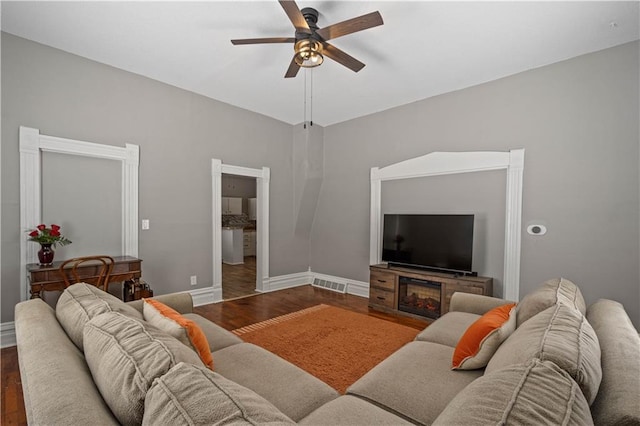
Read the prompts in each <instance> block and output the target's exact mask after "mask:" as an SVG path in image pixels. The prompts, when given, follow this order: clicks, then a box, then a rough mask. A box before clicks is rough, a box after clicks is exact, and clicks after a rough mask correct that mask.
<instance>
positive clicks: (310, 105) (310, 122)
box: [309, 68, 313, 126]
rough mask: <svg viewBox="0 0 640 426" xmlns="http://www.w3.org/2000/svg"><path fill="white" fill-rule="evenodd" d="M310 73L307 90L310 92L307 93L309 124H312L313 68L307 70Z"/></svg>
mask: <svg viewBox="0 0 640 426" xmlns="http://www.w3.org/2000/svg"><path fill="white" fill-rule="evenodd" d="M309 72H310V73H311V87H310V88H309V91H310V92H311V93H310V95H309V126H313V68H311V69H310V70H309Z"/></svg>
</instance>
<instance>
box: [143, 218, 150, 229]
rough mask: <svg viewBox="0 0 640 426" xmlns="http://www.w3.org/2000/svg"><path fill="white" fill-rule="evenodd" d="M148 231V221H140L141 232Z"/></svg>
mask: <svg viewBox="0 0 640 426" xmlns="http://www.w3.org/2000/svg"><path fill="white" fill-rule="evenodd" d="M147 229H149V219H142V230H143V231H146V230H147Z"/></svg>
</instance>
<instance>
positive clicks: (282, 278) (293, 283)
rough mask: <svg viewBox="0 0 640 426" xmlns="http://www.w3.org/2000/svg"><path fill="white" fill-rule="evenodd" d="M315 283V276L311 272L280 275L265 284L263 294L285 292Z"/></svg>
mask: <svg viewBox="0 0 640 426" xmlns="http://www.w3.org/2000/svg"><path fill="white" fill-rule="evenodd" d="M312 282H313V275H312V274H311V273H310V272H298V273H294V274H287V275H279V276H277V277H271V278H269V280H268V281H267V282H266V283H265V285H264V287H263V289H262V290H261V291H262V292H264V293H266V292H271V291H276V290H284V289H286V288H293V287H300V286H302V285H308V284H311V283H312Z"/></svg>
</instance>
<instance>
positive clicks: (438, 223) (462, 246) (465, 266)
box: [382, 214, 474, 274]
mask: <svg viewBox="0 0 640 426" xmlns="http://www.w3.org/2000/svg"><path fill="white" fill-rule="evenodd" d="M473 222H474V215H472V214H385V215H384V228H383V233H382V260H383V261H385V262H389V264H392V265H394V264H395V265H402V266H411V267H416V268H422V269H427V270H432V271H442V272H451V273H458V274H473V272H472V267H471V263H472V256H473Z"/></svg>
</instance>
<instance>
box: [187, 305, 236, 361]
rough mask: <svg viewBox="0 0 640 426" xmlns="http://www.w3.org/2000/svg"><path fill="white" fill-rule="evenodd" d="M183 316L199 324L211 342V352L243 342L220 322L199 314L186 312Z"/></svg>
mask: <svg viewBox="0 0 640 426" xmlns="http://www.w3.org/2000/svg"><path fill="white" fill-rule="evenodd" d="M183 316H184V317H185V318H187V319H190V320H191V321H193V322H195V323H196V324H198V326H199V327H200V329H201V330H202V332H203V333H204V335H205V336H206V338H207V341H208V342H209V349H211V352H215V351H218V350H220V349H224V348H226V347H227V346H231V345H237V344H238V343H243V340H242V339H241V338H239V337H238V336H236V335H235V334H233V333H232V332H230V331H228V330H225V329H224V328H222V327H220V326H219V325H218V324H215V323H213V322H211V321H209V320H208V319H206V318H204V317H202V316H200V315H198V314H184V315H183Z"/></svg>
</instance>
